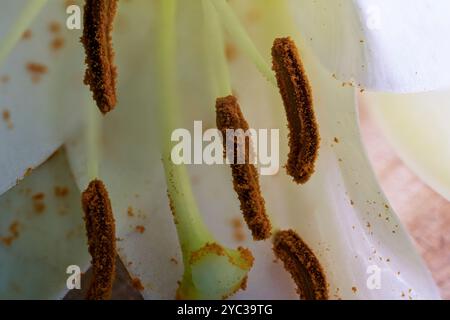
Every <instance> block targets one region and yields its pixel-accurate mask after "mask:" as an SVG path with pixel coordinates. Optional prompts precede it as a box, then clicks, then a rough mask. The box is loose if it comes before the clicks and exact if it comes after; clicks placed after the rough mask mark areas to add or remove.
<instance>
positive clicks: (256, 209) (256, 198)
mask: <svg viewBox="0 0 450 320" xmlns="http://www.w3.org/2000/svg"><path fill="white" fill-rule="evenodd" d="M216 124H217V128H218V129H219V130H220V131H221V132H222V135H223V137H224V139H225V137H226V139H231V138H232V139H234V140H233V141H231V143H232V144H233V145H234V159H229V160H230V162H231V170H232V175H233V187H234V190H235V191H236V193H237V195H238V198H239V201H240V204H241V211H242V214H243V215H244V219H245V221H246V223H247V225H248V227H249V229H250V230H251V232H252V235H253V239H255V240H264V239H267V238H269V237H270V235H271V229H272V226H271V223H270V220H269V217H268V215H267V213H266V208H265V202H264V198H263V197H262V195H261V189H260V185H259V177H258V171H257V170H256V167H255V165H254V164H252V163H251V161H250V160H251V159H252V150H251V149H252V148H251V139H250V137H249V136H248V135H246V136H245V139H244V140H242V139H238V137H237V136H236V135H234V136H233V137H230V136H227V129H232V130H238V129H242V131H243V132H247V131H248V130H249V126H248V123H247V121H246V120H245V118H244V115H243V114H242V112H241V109H240V107H239V104H238V102H237V99H236V98H235V97H234V96H227V97H223V98H218V99H217V100H216ZM224 142H225V141H224ZM242 143H245V146H242ZM239 152H245V155H241V158H242V159H244V158H245V161H244V163H242V164H239V162H238V161H237V159H238V157H239V154H238V153H239Z"/></svg>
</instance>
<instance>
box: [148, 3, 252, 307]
mask: <svg viewBox="0 0 450 320" xmlns="http://www.w3.org/2000/svg"><path fill="white" fill-rule="evenodd" d="M156 4H157V7H158V8H157V9H158V16H157V19H158V31H159V32H158V34H157V40H156V41H157V44H156V47H155V50H156V57H155V60H156V61H155V65H156V74H157V79H158V84H157V88H156V90H155V93H154V94H155V95H156V98H157V102H158V105H159V108H158V112H159V119H160V121H159V122H160V123H159V125H160V126H161V127H160V128H161V133H162V136H161V139H163V144H162V161H163V165H164V171H165V175H166V183H167V188H168V195H169V198H170V202H171V203H170V204H171V209H172V213H173V215H174V220H175V224H176V228H177V233H178V237H179V241H180V245H181V250H182V254H183V263H184V274H183V279H182V281H181V283H180V286H179V288H178V292H177V296H178V297H179V298H185V299H207V298H209V299H219V298H222V297H226V296H229V295H230V294H233V293H234V292H235V291H237V290H238V289H239V288H240V286H241V284H242V283H243V282H244V281H245V279H246V276H247V272H248V271H249V269H250V268H251V265H252V260H251V259H249V257H248V254H247V255H246V254H244V253H243V252H242V251H238V250H229V249H226V248H223V247H221V246H220V245H218V244H217V242H216V240H215V239H214V237H213V236H212V234H211V233H210V232H209V231H208V229H207V227H206V225H205V224H204V222H203V220H202V218H201V215H200V212H199V210H198V207H197V203H196V201H195V198H194V195H193V193H192V190H191V185H190V180H189V175H188V172H187V170H186V167H185V166H183V165H175V164H174V163H173V162H172V161H171V158H170V155H171V147H172V146H171V140H170V136H171V132H172V130H174V129H175V128H176V125H177V124H179V123H180V122H179V121H178V116H179V113H180V110H179V109H178V101H177V97H176V92H177V90H176V78H175V75H176V69H175V65H176V63H175V61H176V56H175V53H176V46H175V39H176V32H175V21H176V20H175V16H176V0H157V1H156ZM211 246H212V247H211ZM210 248H216V249H217V248H219V250H215V251H214V250H210Z"/></svg>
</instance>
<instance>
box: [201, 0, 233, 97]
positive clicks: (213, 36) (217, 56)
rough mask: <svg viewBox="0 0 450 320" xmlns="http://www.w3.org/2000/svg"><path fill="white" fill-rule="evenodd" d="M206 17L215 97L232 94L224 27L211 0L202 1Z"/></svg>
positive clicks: (208, 57)
mask: <svg viewBox="0 0 450 320" xmlns="http://www.w3.org/2000/svg"><path fill="white" fill-rule="evenodd" d="M202 6H203V17H204V28H203V30H204V31H205V32H204V37H205V40H204V41H205V47H206V48H205V50H206V52H207V60H208V70H209V72H210V77H211V79H213V82H214V85H215V88H214V90H213V91H214V97H225V96H227V95H230V94H231V86H230V75H229V72H228V64H227V60H226V57H225V46H224V43H225V42H224V38H223V31H222V26H221V24H220V22H219V17H218V15H217V12H216V10H215V9H214V7H213V5H212V4H211V1H210V0H202Z"/></svg>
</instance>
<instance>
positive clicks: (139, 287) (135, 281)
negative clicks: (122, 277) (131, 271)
mask: <svg viewBox="0 0 450 320" xmlns="http://www.w3.org/2000/svg"><path fill="white" fill-rule="evenodd" d="M131 284H132V285H133V287H134V288H135V289H136V290H138V291H144V289H145V288H144V286H143V284H142V282H141V280H140V279H139V278H133V279H131Z"/></svg>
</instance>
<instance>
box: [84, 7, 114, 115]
mask: <svg viewBox="0 0 450 320" xmlns="http://www.w3.org/2000/svg"><path fill="white" fill-rule="evenodd" d="M116 11H117V0H86V3H85V6H84V22H83V24H84V29H83V36H82V37H81V42H82V43H83V45H84V49H85V53H86V60H85V62H86V65H87V69H86V74H85V77H84V83H85V84H86V85H89V87H90V89H91V91H92V93H93V97H94V100H95V102H96V103H97V106H98V108H99V109H100V111H101V112H102V113H103V114H105V113H108V112H109V111H111V110H112V109H113V108H114V107H115V105H116V102H117V98H116V78H117V68H116V66H115V65H114V50H113V46H112V38H111V32H112V29H113V22H114V17H115V15H116Z"/></svg>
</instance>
